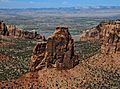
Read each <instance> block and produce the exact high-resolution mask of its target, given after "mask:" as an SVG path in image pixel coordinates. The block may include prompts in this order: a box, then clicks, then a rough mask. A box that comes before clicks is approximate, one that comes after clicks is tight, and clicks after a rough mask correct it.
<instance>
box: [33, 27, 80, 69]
mask: <svg viewBox="0 0 120 89" xmlns="http://www.w3.org/2000/svg"><path fill="white" fill-rule="evenodd" d="M31 61H32V64H31V69H32V70H36V69H41V68H43V67H45V66H46V67H51V66H52V67H56V68H58V69H64V68H73V67H74V66H75V65H76V64H77V62H78V61H77V56H76V55H75V54H74V40H73V39H72V37H71V35H70V33H69V30H68V28H67V27H56V30H55V32H54V33H53V34H52V35H51V36H49V37H48V40H47V41H45V42H41V43H37V45H36V46H35V48H34V49H33V54H32V58H31Z"/></svg>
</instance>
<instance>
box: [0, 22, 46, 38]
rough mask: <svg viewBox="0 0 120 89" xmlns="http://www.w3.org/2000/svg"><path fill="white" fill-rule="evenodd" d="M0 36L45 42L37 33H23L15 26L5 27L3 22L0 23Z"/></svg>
mask: <svg viewBox="0 0 120 89" xmlns="http://www.w3.org/2000/svg"><path fill="white" fill-rule="evenodd" d="M0 35H3V36H10V37H15V38H25V39H35V40H40V39H41V40H45V37H44V36H41V35H40V34H38V33H37V32H29V31H24V30H23V29H20V28H19V27H17V26H15V25H6V24H5V23H4V22H3V21H1V22H0Z"/></svg>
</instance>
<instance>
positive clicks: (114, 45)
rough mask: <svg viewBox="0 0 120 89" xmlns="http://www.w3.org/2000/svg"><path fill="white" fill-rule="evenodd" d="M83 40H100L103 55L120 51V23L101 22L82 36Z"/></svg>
mask: <svg viewBox="0 0 120 89" xmlns="http://www.w3.org/2000/svg"><path fill="white" fill-rule="evenodd" d="M80 38H81V40H82V41H85V40H100V42H101V43H102V46H101V50H102V52H103V53H106V54H108V53H115V52H117V51H120V21H118V20H116V21H108V22H101V23H100V24H99V25H97V26H96V27H93V28H92V29H90V30H87V31H86V32H84V33H83V34H82V35H81V37H80Z"/></svg>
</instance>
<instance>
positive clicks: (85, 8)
mask: <svg viewBox="0 0 120 89" xmlns="http://www.w3.org/2000/svg"><path fill="white" fill-rule="evenodd" d="M0 9H3V10H4V9H13V10H14V9H15V10H88V9H94V10H101V9H102V10H103V9H120V6H88V7H59V8H20V9H18V8H0Z"/></svg>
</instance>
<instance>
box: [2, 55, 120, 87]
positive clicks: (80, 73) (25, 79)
mask: <svg viewBox="0 0 120 89" xmlns="http://www.w3.org/2000/svg"><path fill="white" fill-rule="evenodd" d="M119 65H120V53H117V54H112V55H104V54H101V53H99V54H96V55H94V56H92V57H90V58H88V59H86V60H83V61H81V62H80V63H79V65H77V66H76V67H74V68H73V69H70V70H61V71H60V70H56V69H43V70H39V71H36V72H28V73H26V74H24V75H22V76H21V77H19V78H18V79H16V80H11V81H8V82H0V84H1V88H2V89H4V88H6V89H12V88H13V89H16V88H17V89H119V87H120V71H119V70H120V66H119Z"/></svg>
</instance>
